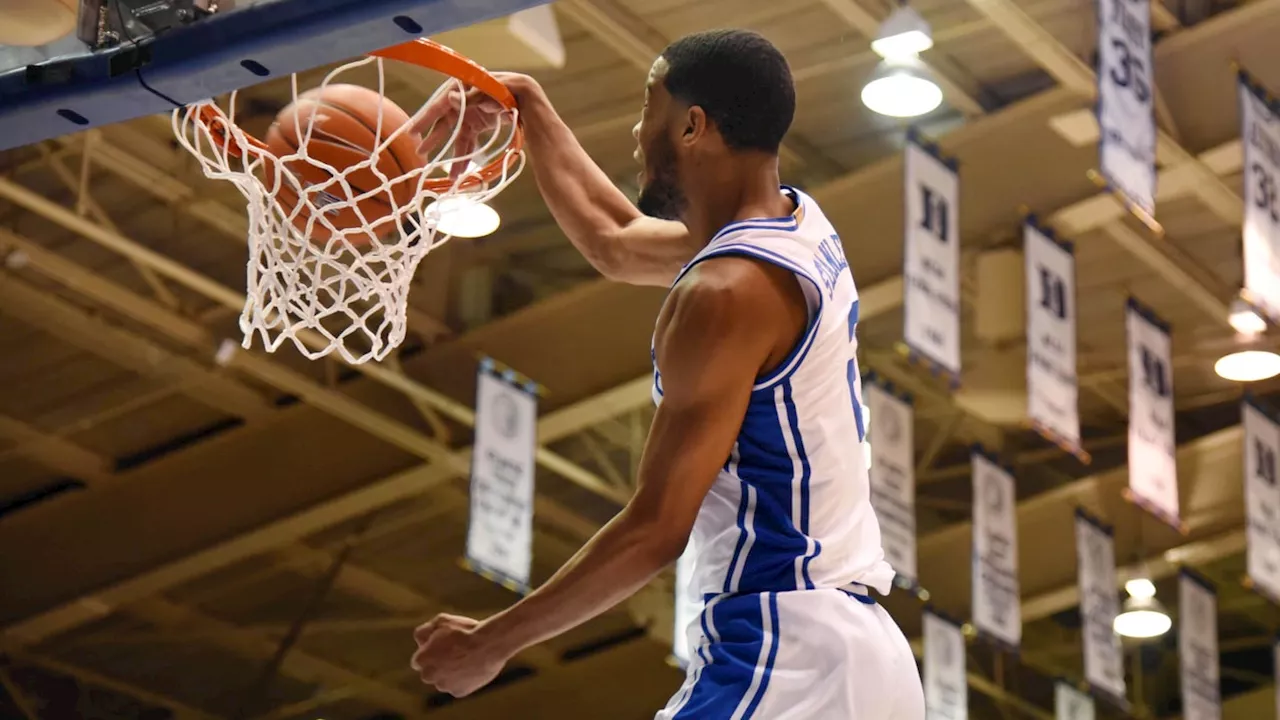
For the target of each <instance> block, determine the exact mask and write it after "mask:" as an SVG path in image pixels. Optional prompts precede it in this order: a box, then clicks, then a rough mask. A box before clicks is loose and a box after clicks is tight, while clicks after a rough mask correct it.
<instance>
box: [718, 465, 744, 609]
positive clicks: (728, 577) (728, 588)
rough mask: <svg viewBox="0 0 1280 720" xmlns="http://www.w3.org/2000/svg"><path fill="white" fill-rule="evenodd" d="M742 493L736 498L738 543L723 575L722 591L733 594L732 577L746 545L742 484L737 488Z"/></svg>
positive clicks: (734, 588)
mask: <svg viewBox="0 0 1280 720" xmlns="http://www.w3.org/2000/svg"><path fill="white" fill-rule="evenodd" d="M739 490H740V492H741V493H742V494H741V496H740V497H739V498H738V543H737V545H734V547H733V559H732V560H730V561H729V567H728V568H726V569H725V573H724V591H725V592H733V591H734V590H736V589H737V588H736V587H734V584H733V576H734V575H735V574H736V572H735V571H736V570H737V568H738V560H739V558H740V557H741V556H742V548H743V547H744V546H745V545H746V544H747V496H748V493H747V484H746V483H745V482H744V483H742V486H741V487H740V488H739Z"/></svg>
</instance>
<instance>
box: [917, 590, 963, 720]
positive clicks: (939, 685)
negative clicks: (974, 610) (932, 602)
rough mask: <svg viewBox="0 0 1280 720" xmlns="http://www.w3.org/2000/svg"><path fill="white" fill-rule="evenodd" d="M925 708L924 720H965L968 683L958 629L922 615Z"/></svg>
mask: <svg viewBox="0 0 1280 720" xmlns="http://www.w3.org/2000/svg"><path fill="white" fill-rule="evenodd" d="M923 617H924V705H925V710H926V711H925V717H926V718H927V720H967V718H968V717H969V681H968V677H967V676H966V669H965V647H964V633H962V632H961V631H960V626H959V625H958V624H956V623H953V622H951V621H950V620H946V619H944V618H943V617H941V616H939V615H937V614H935V613H932V612H930V611H928V610H925V611H924V616H923Z"/></svg>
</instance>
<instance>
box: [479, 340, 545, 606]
mask: <svg viewBox="0 0 1280 720" xmlns="http://www.w3.org/2000/svg"><path fill="white" fill-rule="evenodd" d="M537 416H538V401H537V398H536V397H535V396H534V395H533V394H532V393H530V392H527V391H526V390H524V389H523V388H520V387H517V386H516V385H515V384H514V383H512V382H509V381H507V380H504V379H502V378H499V377H497V376H495V375H494V374H493V373H492V372H490V371H489V370H487V369H485V367H484V366H483V365H482V367H481V369H480V372H479V373H478V374H477V375H476V436H475V448H474V452H473V453H472V457H471V519H470V524H469V525H468V527H467V561H468V562H469V563H470V564H471V566H472V568H473V569H474V570H476V572H478V573H480V574H481V575H485V576H488V577H490V579H492V580H495V581H497V582H500V583H503V584H504V585H507V586H509V587H511V588H512V589H514V590H518V591H524V590H527V589H528V587H529V569H530V567H531V565H532V562H533V477H534V464H533V453H534V446H535V444H536V442H537V419H538V417H537Z"/></svg>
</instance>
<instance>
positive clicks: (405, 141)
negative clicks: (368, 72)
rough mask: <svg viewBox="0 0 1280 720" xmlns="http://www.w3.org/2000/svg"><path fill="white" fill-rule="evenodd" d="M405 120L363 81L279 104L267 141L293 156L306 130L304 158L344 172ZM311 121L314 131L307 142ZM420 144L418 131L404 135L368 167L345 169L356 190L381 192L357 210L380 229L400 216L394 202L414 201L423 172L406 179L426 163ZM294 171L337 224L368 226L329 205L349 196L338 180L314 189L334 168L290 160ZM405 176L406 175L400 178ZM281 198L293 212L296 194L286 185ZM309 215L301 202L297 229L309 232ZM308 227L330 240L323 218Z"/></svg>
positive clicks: (315, 202) (341, 227) (315, 237)
mask: <svg viewBox="0 0 1280 720" xmlns="http://www.w3.org/2000/svg"><path fill="white" fill-rule="evenodd" d="M379 112H381V114H382V123H381V129H379V124H378V114H379ZM408 122H409V114H408V113H406V112H405V111H404V110H403V109H401V108H400V106H398V105H396V104H395V103H394V102H392V101H390V100H388V99H386V98H384V97H382V96H381V95H380V94H379V93H378V92H377V91H375V90H370V89H369V88H365V87H361V86H359V85H328V86H325V87H323V88H318V89H315V90H309V91H307V92H305V93H302V94H301V95H299V96H298V99H297V100H295V101H294V102H293V103H292V104H290V105H289V106H288V107H286V108H285V109H284V110H281V111H280V114H279V115H277V116H276V120H275V122H274V123H272V125H271V128H270V129H269V130H268V131H267V137H266V144H267V147H269V148H270V149H271V152H272V153H274V154H275V156H276V157H283V156H285V155H292V154H294V153H296V152H298V146H299V143H300V139H299V131H301V138H302V140H305V141H306V155H307V157H309V158H311V159H312V160H315V161H318V162H322V163H325V164H327V165H330V166H332V167H333V168H334V170H336V171H338V172H339V173H342V172H345V171H346V170H348V169H349V168H350V167H351V166H353V165H356V164H358V163H360V162H364V161H367V160H368V159H369V158H370V156H371V155H372V154H373V152H374V150H375V148H377V146H378V145H380V144H383V143H384V142H385V141H386V138H387V137H388V136H390V135H391V134H392V133H394V132H395V131H396V130H398V129H400V127H402V126H403V125H405V124H406V123H408ZM312 123H314V125H312ZM309 125H311V131H310V132H311V134H310V139H309V140H308V139H307V129H308V126H309ZM421 142H422V136H421V135H420V134H418V133H416V132H405V133H402V134H400V135H399V136H397V137H396V139H395V140H393V141H392V142H391V143H390V144H389V145H387V146H386V147H385V148H384V149H383V150H382V152H381V153H379V155H378V157H377V158H376V159H375V162H373V163H372V164H371V167H364V168H360V169H358V170H354V171H352V172H349V173H347V174H346V175H345V177H346V180H347V184H349V185H350V186H351V191H352V193H353V194H354V195H362V194H364V193H367V192H370V191H372V190H379V192H377V193H375V194H372V195H370V196H369V197H367V198H365V199H363V200H361V201H360V202H359V204H358V206H359V209H360V214H362V215H363V216H364V220H366V221H368V223H369V225H370V226H372V227H374V229H375V231H376V234H378V235H382V234H385V233H386V232H389V231H391V230H393V229H394V227H395V219H394V218H393V217H391V215H392V213H393V212H394V208H398V207H403V206H404V205H406V204H408V203H410V202H412V201H413V198H414V194H415V193H416V191H417V186H418V183H417V177H418V176H414V177H412V178H405V177H404V175H405V174H406V173H408V172H410V171H412V170H416V169H418V168H421V167H422V166H423V165H424V162H423V160H422V158H421V157H419V156H418V145H419V144H420V143H421ZM373 167H376V168H377V170H378V172H380V173H382V175H383V176H385V177H386V178H389V179H390V180H392V181H393V182H392V183H390V184H387V183H385V182H384V180H383V179H382V178H380V177H379V176H378V174H377V173H375V172H374V171H373V169H372V168H373ZM289 169H290V170H291V171H292V172H293V175H294V177H296V178H297V179H298V181H299V182H300V183H301V184H302V186H303V191H304V192H305V193H307V194H309V195H311V197H310V198H309V200H310V201H311V207H315V208H320V209H321V210H322V212H324V213H325V216H326V218H327V219H328V220H329V222H330V223H332V224H333V226H334V227H335V228H338V229H339V230H346V229H349V228H358V227H362V226H363V225H364V224H365V223H364V222H362V220H361V218H360V214H357V213H356V211H355V209H354V208H353V207H341V208H334V207H330V208H328V209H325V205H326V204H329V203H332V202H333V198H332V197H331V196H336V197H338V198H345V196H346V191H345V190H344V189H343V188H342V185H341V184H338V183H334V184H331V185H329V186H327V187H326V188H325V189H324V190H313V189H311V188H313V187H314V186H317V185H320V184H321V183H324V182H326V181H328V180H329V179H330V178H331V177H333V173H331V172H330V171H329V170H327V169H325V168H323V167H321V166H319V165H315V164H313V163H310V162H307V161H305V160H295V161H292V162H290V163H289ZM401 178H403V181H401V182H395V181H396V180H397V179H401ZM384 185H386V187H385V188H384V187H383V186H384ZM380 188H381V189H380ZM276 197H277V199H278V200H279V202H280V204H281V205H282V206H283V207H284V208H285V209H286V210H288V211H290V212H291V211H292V210H293V208H294V205H295V204H296V203H297V202H298V197H297V193H296V192H295V191H294V189H293V188H292V187H290V186H288V185H287V184H284V183H282V184H281V186H280V188H279V191H278V193H277V196H276ZM393 202H394V205H393ZM309 219H310V210H309V209H308V208H307V207H304V208H303V210H302V211H301V212H299V213H298V214H297V216H296V217H295V218H294V221H293V224H294V226H295V227H297V228H298V229H299V230H301V231H303V232H307V223H308V220H309ZM310 232H311V236H310V238H311V239H312V240H316V241H324V240H327V239H328V238H329V235H330V233H329V230H328V228H327V227H326V226H325V225H323V224H322V223H320V222H319V221H317V222H316V224H314V225H312V227H311V231H310ZM349 237H350V236H349ZM352 239H353V240H356V239H357V238H352Z"/></svg>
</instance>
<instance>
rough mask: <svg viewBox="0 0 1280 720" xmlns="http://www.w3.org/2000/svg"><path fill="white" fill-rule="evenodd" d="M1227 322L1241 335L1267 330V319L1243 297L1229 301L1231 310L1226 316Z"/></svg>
mask: <svg viewBox="0 0 1280 720" xmlns="http://www.w3.org/2000/svg"><path fill="white" fill-rule="evenodd" d="M1227 322H1229V323H1231V327H1233V328H1235V331H1236V332H1238V333H1241V334H1243V335H1249V336H1253V335H1261V334H1262V333H1264V332H1266V330H1267V321H1266V320H1263V319H1262V316H1261V315H1259V314H1258V313H1257V311H1255V310H1254V309H1253V306H1252V305H1250V304H1249V303H1247V302H1245V301H1244V298H1236V299H1235V301H1233V302H1232V303H1231V311H1230V314H1229V315H1228V317H1227Z"/></svg>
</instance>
